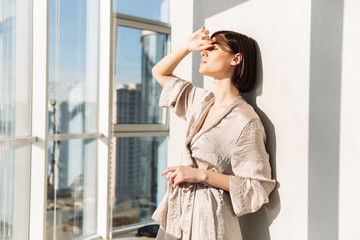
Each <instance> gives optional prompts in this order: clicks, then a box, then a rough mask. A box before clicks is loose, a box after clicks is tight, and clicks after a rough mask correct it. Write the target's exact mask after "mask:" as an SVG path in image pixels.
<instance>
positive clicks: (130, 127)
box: [109, 12, 171, 235]
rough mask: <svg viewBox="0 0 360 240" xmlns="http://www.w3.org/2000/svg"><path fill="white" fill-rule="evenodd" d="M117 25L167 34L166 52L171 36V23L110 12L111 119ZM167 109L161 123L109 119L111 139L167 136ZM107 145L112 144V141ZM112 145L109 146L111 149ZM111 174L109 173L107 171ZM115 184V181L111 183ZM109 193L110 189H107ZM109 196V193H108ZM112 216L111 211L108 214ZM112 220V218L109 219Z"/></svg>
mask: <svg viewBox="0 0 360 240" xmlns="http://www.w3.org/2000/svg"><path fill="white" fill-rule="evenodd" d="M118 27H129V28H134V29H139V30H148V31H153V32H156V33H160V34H167V35H168V39H167V46H166V48H167V49H166V50H167V53H168V52H169V51H170V36H171V25H170V24H169V23H164V22H159V21H154V20H149V19H145V18H139V17H134V16H130V15H125V14H121V13H115V12H113V13H112V42H111V52H110V54H111V63H110V65H111V70H112V71H111V76H110V78H111V80H110V86H109V87H110V90H109V95H110V96H109V97H110V105H111V106H110V112H109V115H110V116H109V119H110V120H111V119H113V92H114V77H115V67H116V43H117V29H118ZM169 115H170V114H169V110H168V109H163V118H162V124H136V123H135V124H114V123H113V122H112V121H111V126H112V132H111V139H113V138H124V137H148V136H150V137H151V136H153V137H159V136H160V137H161V136H165V137H168V136H169V119H170V117H169ZM109 140H110V139H109ZM109 142H111V143H110V144H109V145H111V144H113V141H109ZM111 148H112V146H109V149H111ZM111 161H112V158H111V155H110V154H109V165H110V166H111V165H112V163H111ZM109 174H110V175H111V173H110V172H109ZM110 181H111V176H109V185H111V182H110ZM113 184H115V183H113ZM109 194H110V190H109ZM109 198H110V195H109ZM110 217H111V218H112V213H111V214H110ZM110 221H112V219H110ZM150 223H154V221H152V220H150V221H147V222H141V223H135V224H130V225H126V226H122V227H116V228H112V226H111V229H110V232H111V233H112V234H114V235H119V234H125V233H128V232H131V231H135V230H136V229H138V228H140V227H142V226H145V225H147V224H150Z"/></svg>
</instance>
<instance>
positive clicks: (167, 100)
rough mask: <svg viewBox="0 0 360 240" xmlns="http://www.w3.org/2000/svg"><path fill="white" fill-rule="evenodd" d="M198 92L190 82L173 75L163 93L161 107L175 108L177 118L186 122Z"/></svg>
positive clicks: (160, 100)
mask: <svg viewBox="0 0 360 240" xmlns="http://www.w3.org/2000/svg"><path fill="white" fill-rule="evenodd" d="M198 91H199V89H198V88H197V87H195V86H194V85H192V84H191V83H190V82H188V81H185V80H183V79H181V78H179V77H176V76H175V75H171V76H169V79H168V81H167V82H166V84H165V85H164V88H163V90H162V92H161V95H160V99H159V106H160V107H171V108H173V110H174V112H175V114H176V115H177V116H179V117H180V118H182V119H184V120H186V119H187V116H188V113H189V111H190V109H191V107H192V105H193V103H194V101H196V98H197V95H199V94H197V92H198Z"/></svg>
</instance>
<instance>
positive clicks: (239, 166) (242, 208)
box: [229, 119, 276, 216]
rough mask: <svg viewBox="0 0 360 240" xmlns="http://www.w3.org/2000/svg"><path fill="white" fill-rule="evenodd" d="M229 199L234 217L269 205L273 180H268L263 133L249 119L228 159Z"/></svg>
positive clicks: (258, 125) (267, 162) (269, 169)
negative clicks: (265, 204)
mask: <svg viewBox="0 0 360 240" xmlns="http://www.w3.org/2000/svg"><path fill="white" fill-rule="evenodd" d="M231 167H232V171H233V173H234V175H231V176H230V190H229V192H230V198H231V202H232V206H233V209H234V212H235V214H236V215H237V216H241V215H244V214H247V213H251V212H256V211H257V210H259V208H260V207H261V206H262V205H263V204H264V203H267V202H269V197H268V196H269V194H270V193H271V191H272V190H273V189H274V187H275V185H276V181H275V180H274V179H272V178H271V167H270V163H269V155H268V154H267V152H266V149H265V131H264V128H263V126H262V124H261V122H260V119H253V120H251V121H250V122H249V123H248V124H247V125H246V127H245V128H244V130H243V131H242V133H241V136H240V137H239V139H238V141H237V143H236V147H235V150H234V152H233V155H232V158H231Z"/></svg>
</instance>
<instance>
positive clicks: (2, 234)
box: [0, 145, 30, 240]
mask: <svg viewBox="0 0 360 240" xmlns="http://www.w3.org/2000/svg"><path fill="white" fill-rule="evenodd" d="M29 183H30V147H29V146H28V145H25V146H18V147H14V146H12V147H0V239H4V240H16V239H28V225H29V189H30V184H29Z"/></svg>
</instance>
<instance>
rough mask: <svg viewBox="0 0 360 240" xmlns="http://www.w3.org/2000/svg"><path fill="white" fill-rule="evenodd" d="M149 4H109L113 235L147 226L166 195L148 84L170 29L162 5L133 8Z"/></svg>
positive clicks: (162, 118)
mask: <svg viewBox="0 0 360 240" xmlns="http://www.w3.org/2000/svg"><path fill="white" fill-rule="evenodd" d="M125 2H126V3H125ZM149 3H150V2H149V1H117V2H115V3H114V5H115V6H114V9H115V11H117V13H115V14H114V21H113V22H114V24H113V25H114V32H113V36H114V39H113V69H114V71H113V72H114V75H113V83H112V84H113V88H112V89H113V96H112V98H113V101H112V103H113V105H112V109H113V111H112V123H113V136H114V137H113V140H112V149H111V169H112V170H111V182H112V184H110V186H111V189H110V196H111V202H112V228H113V233H118V232H121V231H123V230H124V229H126V230H129V228H130V229H131V228H134V229H135V228H137V227H139V226H140V225H142V224H146V223H149V222H151V215H152V213H153V212H154V210H155V209H156V207H157V205H158V203H159V201H160V200H161V199H162V197H163V196H164V194H165V190H166V183H165V181H163V179H161V171H162V170H163V169H165V167H166V136H168V133H169V128H168V113H167V111H166V110H164V109H162V108H160V107H159V106H158V101H159V97H160V93H161V90H162V87H161V86H160V85H159V84H158V83H157V82H156V81H155V79H154V78H153V76H152V68H153V66H154V65H155V64H156V63H157V62H158V61H159V60H160V59H162V58H163V57H164V56H165V55H166V54H167V52H168V46H169V44H168V42H169V34H170V25H169V24H167V23H164V22H167V21H168V19H167V13H168V9H167V5H168V1H156V4H154V2H151V4H152V6H151V9H157V10H154V11H147V10H148V9H146V8H145V7H144V8H141V9H143V10H142V11H141V10H139V8H138V7H136V6H138V5H139V4H141V5H142V6H144V5H145V6H146V4H149ZM152 13H153V15H151V14H152ZM139 16H141V18H140V17H139ZM160 16H162V17H160ZM154 20H156V21H154ZM160 21H161V22H160Z"/></svg>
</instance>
